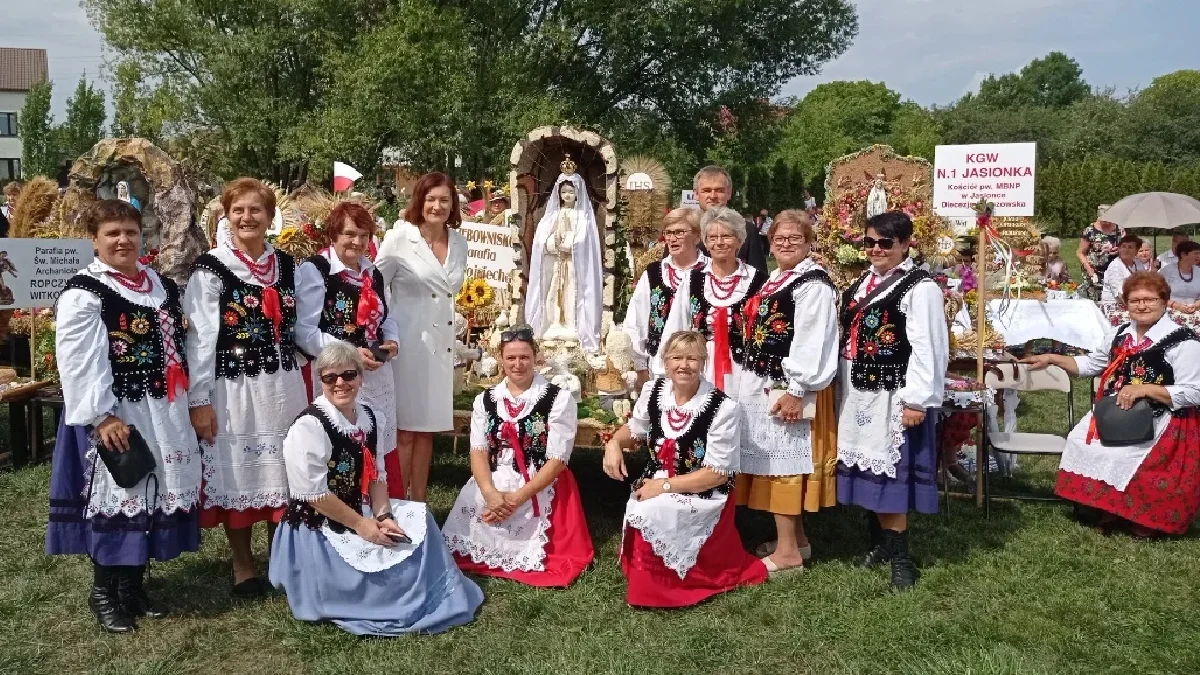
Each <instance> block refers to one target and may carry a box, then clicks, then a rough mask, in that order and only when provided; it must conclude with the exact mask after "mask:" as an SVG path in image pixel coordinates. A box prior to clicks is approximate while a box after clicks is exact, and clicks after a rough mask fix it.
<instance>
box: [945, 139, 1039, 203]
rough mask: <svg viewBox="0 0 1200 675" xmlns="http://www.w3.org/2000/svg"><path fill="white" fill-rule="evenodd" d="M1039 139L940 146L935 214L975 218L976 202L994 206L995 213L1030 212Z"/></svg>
mask: <svg viewBox="0 0 1200 675" xmlns="http://www.w3.org/2000/svg"><path fill="white" fill-rule="evenodd" d="M1036 173H1037V143H980V144H976V145H939V146H937V151H936V153H935V155H934V161H933V212H934V213H936V214H937V215H939V216H944V217H946V218H974V217H975V215H976V213H975V204H977V203H978V202H979V200H980V199H986V200H987V201H989V202H992V203H993V204H995V205H996V209H995V211H994V212H993V213H992V215H995V216H1032V215H1033V196H1034V190H1033V186H1034V176H1035V174H1036Z"/></svg>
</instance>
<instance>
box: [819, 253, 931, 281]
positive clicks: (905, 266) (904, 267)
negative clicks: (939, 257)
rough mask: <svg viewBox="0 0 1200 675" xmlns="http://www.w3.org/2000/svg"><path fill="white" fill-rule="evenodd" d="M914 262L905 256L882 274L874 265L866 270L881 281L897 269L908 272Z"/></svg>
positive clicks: (904, 272) (903, 272)
mask: <svg viewBox="0 0 1200 675" xmlns="http://www.w3.org/2000/svg"><path fill="white" fill-rule="evenodd" d="M914 264H915V263H914V262H913V259H912V258H905V259H904V260H902V261H901V262H900V264H899V265H896V266H895V267H893V268H892V269H890V270H888V271H886V272H884V273H883V274H880V273H879V272H876V271H875V267H874V266H870V267H868V268H867V269H868V272H869V274H870V275H871V276H873V277H875V278H877V279H879V280H880V281H882V280H884V279H886V278H888V277H890V276H892V275H893V274H896V273H897V270H899V272H900V273H901V274H908V272H909V271H910V270H912V268H913V265H914ZM797 267H799V265H797Z"/></svg>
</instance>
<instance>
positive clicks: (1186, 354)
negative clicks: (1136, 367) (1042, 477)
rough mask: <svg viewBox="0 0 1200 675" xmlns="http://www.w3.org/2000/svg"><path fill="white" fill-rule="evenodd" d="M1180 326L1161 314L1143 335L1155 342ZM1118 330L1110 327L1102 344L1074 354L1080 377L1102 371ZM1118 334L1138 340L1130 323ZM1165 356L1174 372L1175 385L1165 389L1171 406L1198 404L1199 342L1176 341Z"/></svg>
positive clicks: (1107, 360) (1183, 406)
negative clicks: (1178, 342) (1086, 351)
mask: <svg viewBox="0 0 1200 675" xmlns="http://www.w3.org/2000/svg"><path fill="white" fill-rule="evenodd" d="M1179 327H1180V326H1179V324H1177V323H1175V321H1173V320H1172V319H1171V318H1170V317H1169V316H1167V315H1165V314H1164V315H1163V317H1162V318H1161V319H1159V320H1158V323H1156V324H1154V325H1153V326H1151V328H1150V330H1148V331H1146V334H1145V336H1144V337H1145V338H1148V339H1149V340H1150V342H1151V343H1154V344H1157V343H1158V341H1159V340H1162V339H1163V338H1165V337H1167V336H1168V335H1170V334H1171V333H1172V332H1174V331H1175V329H1177V328H1179ZM1119 330H1120V327H1118V328H1114V329H1112V330H1111V331H1109V332H1108V334H1107V335H1105V336H1104V344H1102V345H1097V346H1096V348H1095V349H1093V350H1092V351H1090V352H1088V353H1087V354H1084V355H1083V356H1076V357H1075V365H1076V366H1077V367H1078V368H1079V375H1080V376H1081V377H1095V376H1098V375H1100V374H1101V373H1103V372H1104V369H1105V368H1107V367H1108V363H1109V359H1110V358H1111V356H1112V355H1111V354H1110V350H1111V349H1112V343H1113V341H1114V340H1115V339H1116V338H1117V335H1118V333H1117V331H1119ZM1120 335H1122V336H1124V335H1131V336H1134V340H1136V339H1137V337H1136V335H1137V334H1136V331H1135V329H1134V326H1133V324H1132V323H1131V324H1129V326H1127V327H1126V328H1125V329H1124V330H1123V331H1121V332H1120ZM1165 356H1166V359H1167V363H1169V364H1171V369H1172V370H1173V371H1174V372H1175V384H1173V385H1169V386H1168V387H1167V388H1166V389H1167V392H1169V393H1170V394H1171V408H1172V409H1173V410H1179V409H1181V408H1187V407H1192V406H1200V342H1197V341H1196V340H1188V341H1186V342H1183V343H1180V344H1177V345H1175V346H1174V347H1171V348H1170V349H1168V350H1167V351H1166V354H1165Z"/></svg>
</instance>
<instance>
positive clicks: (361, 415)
mask: <svg viewBox="0 0 1200 675" xmlns="http://www.w3.org/2000/svg"><path fill="white" fill-rule="evenodd" d="M313 403H314V404H316V406H317V407H318V408H320V409H321V412H323V413H325V417H326V418H328V420H329V423H330V424H332V425H333V428H335V429H337V430H338V431H340V432H342V433H343V434H351V433H353V432H355V431H361V432H363V433H364V434H366V433H370V432H371V429H372V426H371V416H370V415H368V414H367V407H366V406H364V405H363V404H362V403H361V402H356V403H355V406H356V407H357V408H358V422H357V423H354V422H351V421H350V420H348V419H346V416H345V415H343V414H342V411H341V410H338V409H337V406H335V405H333V404H332V403H330V402H329V400H328V399H326V398H325V397H324V396H318V397H317V398H316V400H314V401H313Z"/></svg>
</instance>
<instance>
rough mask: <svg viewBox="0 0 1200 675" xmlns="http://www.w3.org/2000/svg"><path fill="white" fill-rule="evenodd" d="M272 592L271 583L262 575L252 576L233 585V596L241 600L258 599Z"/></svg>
mask: <svg viewBox="0 0 1200 675" xmlns="http://www.w3.org/2000/svg"><path fill="white" fill-rule="evenodd" d="M270 592H271V584H270V583H268V582H267V581H266V580H265V579H263V578H262V577H250V578H249V579H247V580H245V581H243V582H242V583H240V584H234V585H233V597H235V598H238V599H240V600H257V599H259V598H261V597H264V596H266V595H267V594H268V593H270Z"/></svg>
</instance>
